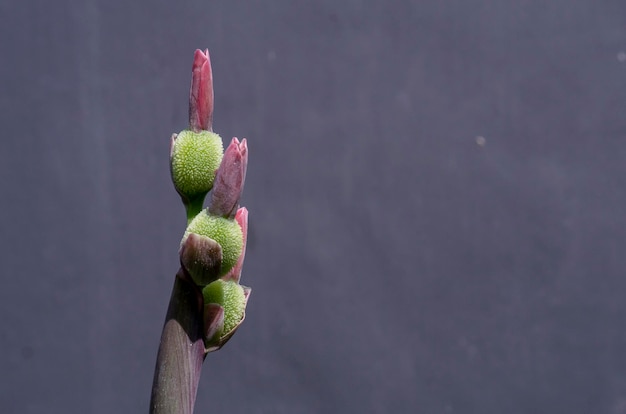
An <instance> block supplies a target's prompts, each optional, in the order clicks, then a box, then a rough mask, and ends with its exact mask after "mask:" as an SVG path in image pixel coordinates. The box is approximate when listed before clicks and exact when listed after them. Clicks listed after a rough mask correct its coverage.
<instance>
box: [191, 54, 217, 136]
mask: <svg viewBox="0 0 626 414" xmlns="http://www.w3.org/2000/svg"><path fill="white" fill-rule="evenodd" d="M189 129H191V130H192V131H194V132H200V131H202V130H206V131H213V71H212V70H211V59H210V58H209V50H208V49H206V50H205V51H204V52H203V51H201V50H200V49H197V50H196V53H195V54H194V57H193V67H192V69H191V88H190V90H189Z"/></svg>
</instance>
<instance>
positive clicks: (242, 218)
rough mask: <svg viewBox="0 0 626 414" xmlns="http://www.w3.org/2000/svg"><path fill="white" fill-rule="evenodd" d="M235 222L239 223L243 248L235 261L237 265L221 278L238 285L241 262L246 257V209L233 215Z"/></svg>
mask: <svg viewBox="0 0 626 414" xmlns="http://www.w3.org/2000/svg"><path fill="white" fill-rule="evenodd" d="M235 221H237V223H239V227H241V232H242V233H243V247H242V248H241V255H240V256H239V259H237V263H235V266H233V268H232V269H230V271H229V272H228V273H227V274H226V276H224V277H222V279H224V280H231V279H232V280H234V281H235V282H237V283H239V280H240V279H241V268H242V267H243V260H244V259H245V256H246V241H247V240H248V209H247V208H245V207H241V208H240V209H239V210H237V214H235Z"/></svg>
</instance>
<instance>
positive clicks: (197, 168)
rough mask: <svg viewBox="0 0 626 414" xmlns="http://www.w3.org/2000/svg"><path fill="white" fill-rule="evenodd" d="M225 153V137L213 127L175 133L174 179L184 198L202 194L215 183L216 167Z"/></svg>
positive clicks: (171, 153)
mask: <svg viewBox="0 0 626 414" xmlns="http://www.w3.org/2000/svg"><path fill="white" fill-rule="evenodd" d="M222 156H223V146H222V139H221V138H220V136H219V135H217V134H214V133H213V132H209V131H201V132H193V131H188V130H186V131H182V132H181V133H180V134H178V135H177V136H176V135H175V136H173V137H172V145H171V150H170V169H171V174H172V181H173V182H174V187H175V188H176V191H178V194H180V196H181V198H182V199H183V202H184V203H185V204H187V203H188V202H189V201H190V200H193V199H197V198H201V200H200V203H201V202H202V201H203V200H204V197H205V196H206V194H207V193H208V192H209V190H211V188H212V187H213V181H214V180H215V171H216V170H217V168H218V167H219V165H220V162H221V161H222Z"/></svg>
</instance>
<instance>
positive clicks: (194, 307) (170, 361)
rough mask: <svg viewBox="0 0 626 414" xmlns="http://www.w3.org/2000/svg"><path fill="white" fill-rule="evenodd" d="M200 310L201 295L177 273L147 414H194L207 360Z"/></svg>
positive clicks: (182, 275) (181, 273)
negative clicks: (200, 381)
mask: <svg viewBox="0 0 626 414" xmlns="http://www.w3.org/2000/svg"><path fill="white" fill-rule="evenodd" d="M201 306H202V294H201V292H200V291H199V289H198V288H197V287H196V286H195V285H194V284H193V282H191V281H189V280H188V279H187V277H186V276H185V275H184V273H183V270H182V269H181V270H179V271H178V273H177V274H176V281H175V282H174V287H173V288H172V296H171V298H170V304H169V307H168V310H167V316H166V318H165V324H164V325H163V333H162V334H161V344H160V346H159V353H158V355H157V362H156V368H155V371H154V381H153V383H152V397H151V399H150V414H179V413H180V414H192V413H193V407H194V404H195V401H196V392H197V390H198V381H199V380H200V373H201V370H202V363H203V361H204V358H205V356H206V354H205V352H204V351H205V348H204V341H203V335H202V326H203V322H202V315H203V313H202V310H201Z"/></svg>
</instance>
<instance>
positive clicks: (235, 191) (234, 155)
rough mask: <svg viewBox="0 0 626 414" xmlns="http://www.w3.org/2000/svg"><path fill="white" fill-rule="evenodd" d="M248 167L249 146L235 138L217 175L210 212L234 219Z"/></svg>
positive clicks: (244, 140) (225, 152) (225, 153)
mask: <svg viewBox="0 0 626 414" xmlns="http://www.w3.org/2000/svg"><path fill="white" fill-rule="evenodd" d="M247 167H248V144H247V142H246V139H245V138H244V139H243V140H242V141H241V142H239V140H238V139H237V138H233V139H232V141H231V142H230V145H229V146H228V148H226V151H224V157H223V158H222V162H221V164H220V167H219V169H218V170H217V173H216V175H215V184H214V186H213V191H212V193H211V204H210V205H209V212H210V213H211V214H213V215H216V216H223V217H233V216H234V215H235V211H236V210H237V207H239V199H240V198H241V193H242V191H243V184H244V181H245V179H246V169H247Z"/></svg>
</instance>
